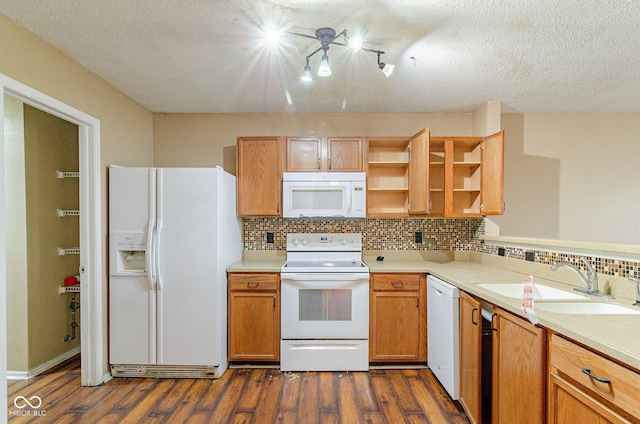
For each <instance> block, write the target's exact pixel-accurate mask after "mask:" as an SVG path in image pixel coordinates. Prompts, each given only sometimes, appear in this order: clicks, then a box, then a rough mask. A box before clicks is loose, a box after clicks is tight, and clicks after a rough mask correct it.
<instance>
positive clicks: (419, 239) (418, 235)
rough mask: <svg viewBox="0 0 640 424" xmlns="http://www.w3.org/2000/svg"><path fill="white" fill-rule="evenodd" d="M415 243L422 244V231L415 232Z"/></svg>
mask: <svg viewBox="0 0 640 424" xmlns="http://www.w3.org/2000/svg"><path fill="white" fill-rule="evenodd" d="M415 242H416V243H422V231H416V235H415Z"/></svg>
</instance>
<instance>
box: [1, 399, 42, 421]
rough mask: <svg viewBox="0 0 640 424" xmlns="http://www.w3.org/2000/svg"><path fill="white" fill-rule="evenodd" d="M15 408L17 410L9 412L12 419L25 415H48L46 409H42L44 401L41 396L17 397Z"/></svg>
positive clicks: (14, 401) (14, 403)
mask: <svg viewBox="0 0 640 424" xmlns="http://www.w3.org/2000/svg"><path fill="white" fill-rule="evenodd" d="M13 406H15V407H16V408H17V409H16V410H13V411H9V416H10V417H15V416H23V415H31V416H33V417H44V416H45V415H46V414H47V411H46V410H45V409H41V407H42V399H41V398H40V396H30V397H28V398H27V397H25V396H16V398H15V399H14V400H13Z"/></svg>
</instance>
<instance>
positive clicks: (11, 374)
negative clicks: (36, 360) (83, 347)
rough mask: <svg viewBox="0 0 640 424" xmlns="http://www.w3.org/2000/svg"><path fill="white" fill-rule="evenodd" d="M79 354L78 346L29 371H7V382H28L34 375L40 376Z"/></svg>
mask: <svg viewBox="0 0 640 424" xmlns="http://www.w3.org/2000/svg"><path fill="white" fill-rule="evenodd" d="M79 354H80V346H78V347H76V348H73V349H71V350H70V351H68V352H65V353H63V354H62V355H60V356H57V357H55V358H53V359H52V360H50V361H47V362H45V363H44V364H40V365H38V366H37V367H35V368H31V369H30V370H29V371H10V370H7V380H28V379H30V378H33V377H35V376H36V375H39V374H42V373H43V372H45V371H46V370H48V369H51V368H53V367H55V366H56V365H59V364H61V363H63V362H64V361H66V360H67V359H70V358H73V357H74V356H76V355H79Z"/></svg>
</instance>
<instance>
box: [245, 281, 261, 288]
mask: <svg viewBox="0 0 640 424" xmlns="http://www.w3.org/2000/svg"><path fill="white" fill-rule="evenodd" d="M259 285H260V281H249V282H247V286H249V287H258V286H259Z"/></svg>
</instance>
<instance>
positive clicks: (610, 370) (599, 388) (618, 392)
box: [551, 334, 640, 417]
mask: <svg viewBox="0 0 640 424" xmlns="http://www.w3.org/2000/svg"><path fill="white" fill-rule="evenodd" d="M551 366H552V367H555V368H556V369H557V370H558V372H559V373H562V374H564V375H567V376H568V377H570V378H571V379H573V380H575V381H577V382H578V383H580V384H581V385H582V386H584V387H585V388H586V389H588V390H590V391H592V392H593V393H596V394H597V395H599V396H601V397H602V398H604V399H606V400H608V401H609V402H611V403H612V404H614V405H616V406H618V407H620V408H621V409H623V410H624V411H627V412H629V413H631V414H632V415H633V416H634V417H640V403H639V402H638V387H640V374H638V373H636V372H634V371H631V370H630V369H627V368H625V367H623V366H621V365H618V364H617V363H615V362H613V361H611V360H609V359H607V358H604V357H602V356H600V355H598V354H597V353H594V352H592V351H590V350H588V349H585V348H583V347H581V346H578V345H576V344H575V343H572V342H570V341H568V340H566V339H563V338H562V337H559V336H557V335H555V334H554V335H553V336H552V338H551ZM583 370H584V371H583ZM586 372H590V373H591V374H592V375H594V376H597V377H598V378H601V379H606V380H608V382H607V381H605V382H600V381H597V380H596V379H595V378H592V377H590V376H589V375H587V374H586Z"/></svg>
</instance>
